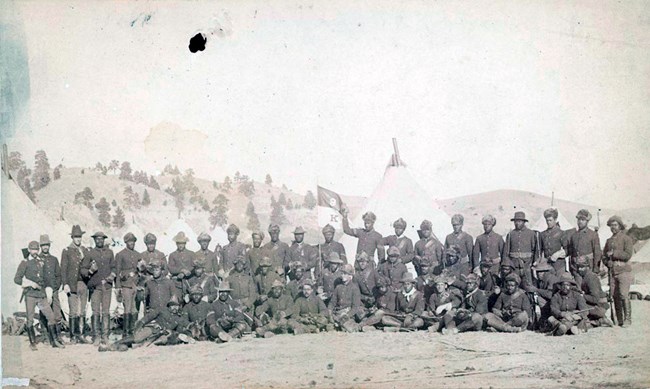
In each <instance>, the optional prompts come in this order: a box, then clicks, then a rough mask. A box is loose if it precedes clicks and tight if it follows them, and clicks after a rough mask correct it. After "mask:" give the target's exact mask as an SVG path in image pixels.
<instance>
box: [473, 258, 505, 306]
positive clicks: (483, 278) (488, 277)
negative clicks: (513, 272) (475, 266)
mask: <svg viewBox="0 0 650 389" xmlns="http://www.w3.org/2000/svg"><path fill="white" fill-rule="evenodd" d="M479 269H480V271H481V274H480V276H479V278H478V288H479V289H481V290H482V291H483V292H485V295H486V296H487V298H488V310H491V309H492V307H493V306H494V303H495V302H496V301H497V297H499V294H498V293H495V291H499V292H500V288H499V282H500V281H499V276H497V275H496V274H494V273H492V264H491V263H490V262H481V263H480V264H479Z"/></svg>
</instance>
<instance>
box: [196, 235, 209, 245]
mask: <svg viewBox="0 0 650 389" xmlns="http://www.w3.org/2000/svg"><path fill="white" fill-rule="evenodd" d="M206 240H207V241H208V242H209V241H211V240H212V237H211V236H210V235H208V234H207V233H205V232H202V233H200V234H199V236H197V237H196V241H197V242H199V243H200V242H202V241H206Z"/></svg>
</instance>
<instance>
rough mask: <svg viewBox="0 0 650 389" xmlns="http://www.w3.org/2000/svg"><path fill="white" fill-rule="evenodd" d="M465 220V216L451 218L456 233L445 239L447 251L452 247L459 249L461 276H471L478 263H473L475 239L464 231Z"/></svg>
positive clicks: (458, 215) (457, 215) (456, 215)
mask: <svg viewBox="0 0 650 389" xmlns="http://www.w3.org/2000/svg"><path fill="white" fill-rule="evenodd" d="M464 222H465V218H464V217H463V215H460V214H455V215H454V216H452V217H451V226H452V227H453V229H454V232H452V233H451V234H449V235H447V237H446V238H445V249H449V248H450V247H451V246H456V247H458V250H459V252H458V255H459V257H460V258H459V265H458V271H459V273H460V274H465V275H467V274H469V273H471V272H472V271H473V270H474V269H476V268H477V267H478V263H472V262H473V256H472V250H473V249H474V239H473V238H472V236H471V235H470V234H468V233H467V232H465V231H463V223H464Z"/></svg>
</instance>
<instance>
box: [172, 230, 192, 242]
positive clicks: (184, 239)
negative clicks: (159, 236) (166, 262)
mask: <svg viewBox="0 0 650 389" xmlns="http://www.w3.org/2000/svg"><path fill="white" fill-rule="evenodd" d="M173 240H174V242H176V243H187V241H188V240H189V239H188V238H187V236H185V233H184V232H183V231H180V232H179V233H178V234H176V236H174V239H173Z"/></svg>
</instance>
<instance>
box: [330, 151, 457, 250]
mask: <svg viewBox="0 0 650 389" xmlns="http://www.w3.org/2000/svg"><path fill="white" fill-rule="evenodd" d="M368 211H372V212H373V213H375V215H377V221H376V222H375V230H377V232H379V233H380V234H382V235H383V236H388V235H392V234H394V233H395V230H394V228H393V222H394V221H395V220H397V219H399V218H400V217H401V218H403V219H404V220H406V223H407V227H406V231H405V232H404V234H405V235H406V236H408V237H409V238H411V240H413V243H414V244H415V242H417V241H418V239H419V238H418V233H417V230H418V229H419V228H420V223H421V222H422V220H424V219H427V220H430V221H431V223H432V224H433V233H434V234H435V235H436V236H437V237H438V239H439V240H440V241H441V242H444V239H445V236H446V235H447V234H449V233H450V232H451V230H452V228H451V219H450V217H449V215H447V214H446V213H445V212H444V211H443V210H441V209H440V208H439V207H438V205H437V204H436V202H435V200H433V197H432V196H430V195H429V194H428V193H427V192H426V191H425V190H424V189H423V188H422V187H421V186H420V185H419V184H418V182H417V181H416V180H415V179H414V178H413V176H412V175H411V173H410V172H409V170H408V168H407V167H406V166H405V165H404V164H403V163H402V162H401V161H400V160H399V155H397V156H395V155H394V156H393V158H392V159H391V163H389V165H388V166H387V167H386V170H385V172H384V177H383V178H382V180H381V181H380V182H379V184H378V185H377V187H376V188H375V190H374V192H373V193H372V195H371V196H370V197H369V198H368V200H367V201H366V203H365V205H364V206H363V208H362V209H361V211H360V212H359V213H358V215H357V216H356V217H355V218H354V219H353V220H351V221H350V227H352V228H363V220H362V218H361V217H362V216H363V214H364V213H366V212H368ZM340 242H341V243H342V244H343V245H344V246H345V250H346V252H347V253H348V258H354V254H355V253H356V249H357V239H356V238H355V237H351V236H348V235H343V237H342V238H341V240H340ZM375 260H376V258H375Z"/></svg>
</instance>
